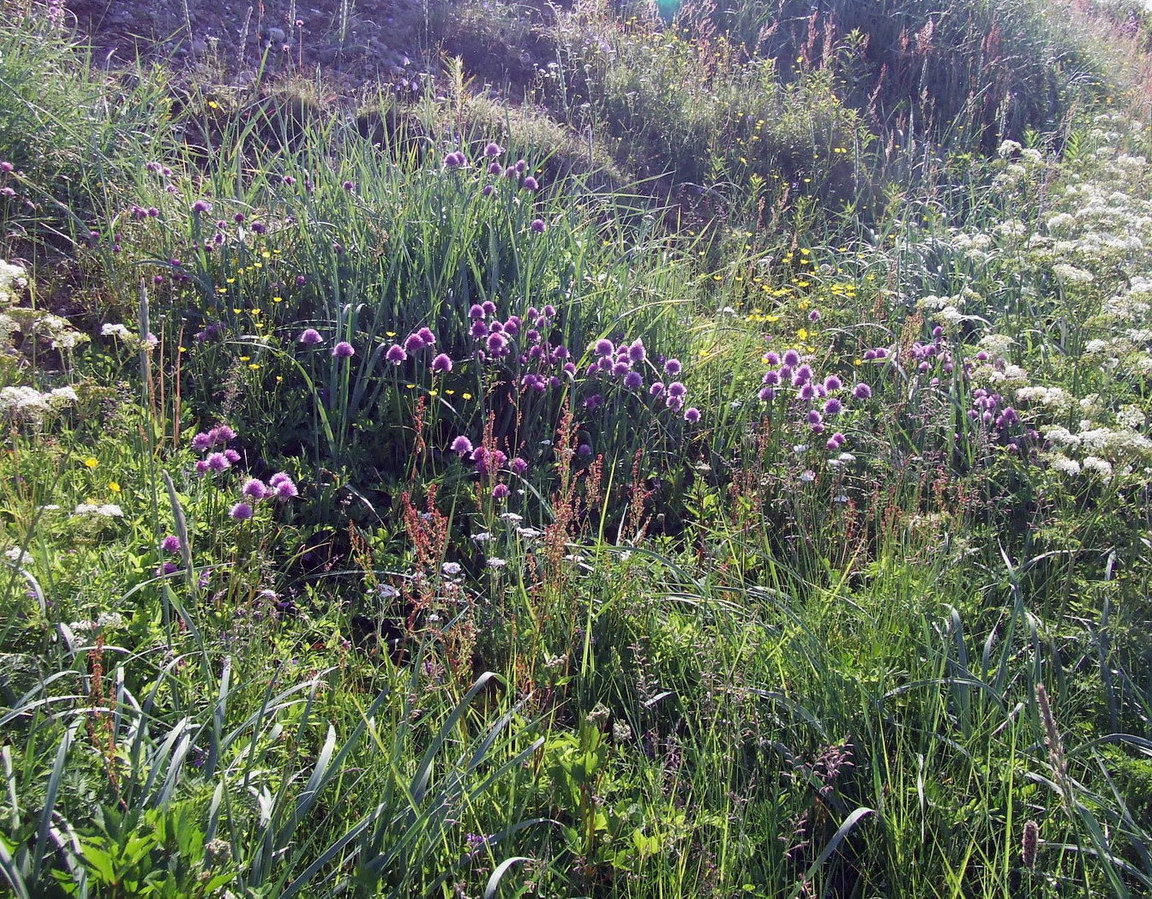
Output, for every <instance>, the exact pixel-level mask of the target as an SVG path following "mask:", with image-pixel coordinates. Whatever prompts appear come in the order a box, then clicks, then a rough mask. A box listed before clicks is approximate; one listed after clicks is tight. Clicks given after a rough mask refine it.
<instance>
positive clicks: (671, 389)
mask: <svg viewBox="0 0 1152 899" xmlns="http://www.w3.org/2000/svg"><path fill="white" fill-rule="evenodd" d="M687 392H688V388H686V387H685V386H684V385H683V384H681V383H680V382H679V381H673V382H672V383H671V384H669V385H668V396H669V397H678V398H682V397H683V396H684V394H686V393H687Z"/></svg>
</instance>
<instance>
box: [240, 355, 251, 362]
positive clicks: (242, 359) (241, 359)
mask: <svg viewBox="0 0 1152 899" xmlns="http://www.w3.org/2000/svg"><path fill="white" fill-rule="evenodd" d="M251 358H252V357H251V356H241V357H240V361H241V362H247V361H248V360H249V359H251Z"/></svg>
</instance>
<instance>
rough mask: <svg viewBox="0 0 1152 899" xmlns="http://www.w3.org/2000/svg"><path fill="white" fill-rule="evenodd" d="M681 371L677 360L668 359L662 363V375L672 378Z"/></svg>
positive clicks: (681, 367)
mask: <svg viewBox="0 0 1152 899" xmlns="http://www.w3.org/2000/svg"><path fill="white" fill-rule="evenodd" d="M682 369H683V366H682V365H681V364H680V360H679V359H669V360H667V361H666V362H665V363H664V373H665V374H667V375H669V376H671V377H673V378H674V377H676V376H677V375H678V374H680V372H681V370H682Z"/></svg>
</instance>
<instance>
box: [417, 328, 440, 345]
mask: <svg viewBox="0 0 1152 899" xmlns="http://www.w3.org/2000/svg"><path fill="white" fill-rule="evenodd" d="M416 334H417V335H418V336H419V337H420V339H421V340H423V341H424V346H435V345H436V335H435V334H433V333H432V329H431V328H421V329H420V330H419V331H417V332H416Z"/></svg>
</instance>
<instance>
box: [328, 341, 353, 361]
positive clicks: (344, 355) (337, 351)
mask: <svg viewBox="0 0 1152 899" xmlns="http://www.w3.org/2000/svg"><path fill="white" fill-rule="evenodd" d="M332 355H333V356H335V357H336V358H337V359H348V358H349V357H351V356H355V355H356V348H355V347H354V346H352V344H350V343H349V342H348V341H347V340H341V341H340V342H339V343H338V344H336V346H334V347H332Z"/></svg>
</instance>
